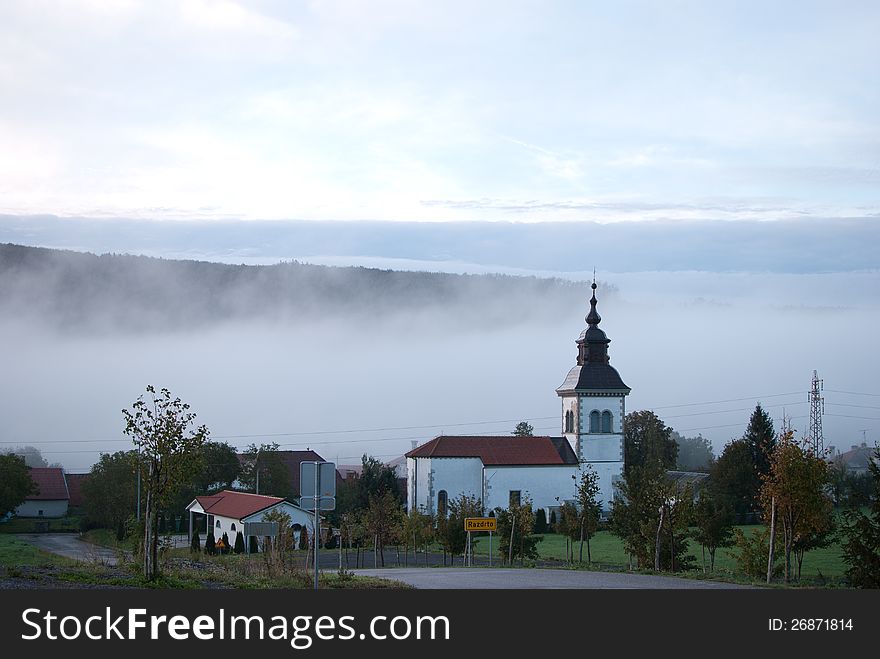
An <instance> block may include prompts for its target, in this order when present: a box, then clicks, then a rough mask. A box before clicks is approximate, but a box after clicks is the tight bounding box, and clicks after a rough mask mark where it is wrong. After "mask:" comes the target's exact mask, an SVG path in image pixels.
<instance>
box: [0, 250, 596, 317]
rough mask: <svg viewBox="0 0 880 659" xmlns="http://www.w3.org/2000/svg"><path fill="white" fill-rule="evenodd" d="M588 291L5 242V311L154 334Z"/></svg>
mask: <svg viewBox="0 0 880 659" xmlns="http://www.w3.org/2000/svg"><path fill="white" fill-rule="evenodd" d="M609 288H611V287H609ZM585 295H586V293H585V292H584V286H583V285H581V284H577V283H572V282H567V281H563V280H559V279H540V278H535V277H513V276H506V275H495V274H484V275H457V274H444V273H429V272H400V271H392V270H379V269H374V268H364V267H331V266H322V265H309V264H305V263H298V262H296V261H292V262H286V263H279V264H276V265H256V266H250V265H228V264H223V263H210V262H205V261H179V260H167V259H161V258H152V257H146V256H130V255H121V254H102V255H100V256H98V255H95V254H89V253H80V252H71V251H62V250H54V249H46V248H39V247H25V246H22V245H12V244H5V245H0V311H6V312H15V313H16V314H17V315H21V314H24V315H27V316H37V317H40V318H42V319H45V320H48V321H50V322H51V323H52V324H54V325H57V326H63V327H65V328H74V329H75V328H85V327H88V328H92V329H96V328H100V329H103V330H109V329H125V330H137V331H152V330H168V329H179V328H191V327H197V326H201V325H205V324H209V323H216V322H222V321H234V320H247V321H260V320H271V321H283V322H293V323H295V322H302V321H313V320H320V319H325V318H349V317H353V316H355V317H357V316H369V317H379V316H382V315H385V314H389V313H392V312H409V313H413V312H420V311H428V310H437V309H441V310H454V311H455V312H456V313H455V314H454V318H455V319H457V322H462V323H464V322H467V323H475V322H477V323H492V322H497V321H499V320H504V321H505V322H507V323H511V322H518V321H521V320H523V319H526V318H528V317H530V316H532V317H538V316H539V315H540V314H544V313H547V312H548V311H550V310H553V309H559V308H562V307H563V306H564V305H570V304H571V303H573V302H574V303H578V302H582V299H581V298H582V297H584V296H585ZM524 300H527V301H528V303H527V304H524V303H521V302H522V301H524ZM518 302H520V303H518ZM511 309H516V313H511Z"/></svg>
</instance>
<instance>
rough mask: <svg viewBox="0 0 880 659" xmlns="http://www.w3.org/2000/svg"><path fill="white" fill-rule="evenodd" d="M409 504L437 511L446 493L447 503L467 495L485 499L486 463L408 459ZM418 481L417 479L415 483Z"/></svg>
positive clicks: (442, 459)
mask: <svg viewBox="0 0 880 659" xmlns="http://www.w3.org/2000/svg"><path fill="white" fill-rule="evenodd" d="M406 466H407V478H408V482H407V486H408V490H409V491H408V494H407V504H408V506H409V509H410V510H412V509H413V504H415V507H416V508H418V509H420V510H427V511H430V512H432V513H436V512H437V497H438V495H439V493H440V491H441V490H445V491H446V496H447V500H448V501H452V500H453V499H455V498H456V497H458V496H460V495H462V494H466V495H468V496H475V497H482V483H483V463H482V461H481V460H480V459H479V458H418V459H415V458H407V465H406ZM413 478H415V480H413Z"/></svg>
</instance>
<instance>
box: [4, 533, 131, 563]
mask: <svg viewBox="0 0 880 659" xmlns="http://www.w3.org/2000/svg"><path fill="white" fill-rule="evenodd" d="M16 537H17V538H19V539H20V540H24V541H25V542H28V543H30V544H32V545H34V546H35V547H38V548H39V549H42V550H44V551H48V552H52V553H53V554H58V555H59V556H64V557H66V558H71V559H73V560H75V561H82V562H84V563H99V564H102V565H116V552H115V551H114V550H112V549H107V548H106V547H99V546H98V545H93V544H91V543H89V542H84V541H82V540H80V538H79V535H78V534H76V533H20V534H16Z"/></svg>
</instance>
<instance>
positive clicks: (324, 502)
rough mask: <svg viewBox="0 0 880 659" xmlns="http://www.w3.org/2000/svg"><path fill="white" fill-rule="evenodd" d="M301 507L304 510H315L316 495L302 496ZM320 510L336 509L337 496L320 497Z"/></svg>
mask: <svg viewBox="0 0 880 659" xmlns="http://www.w3.org/2000/svg"><path fill="white" fill-rule="evenodd" d="M299 507H300V508H302V509H303V510H314V509H315V497H301V498H300V500H299ZM318 510H336V497H318Z"/></svg>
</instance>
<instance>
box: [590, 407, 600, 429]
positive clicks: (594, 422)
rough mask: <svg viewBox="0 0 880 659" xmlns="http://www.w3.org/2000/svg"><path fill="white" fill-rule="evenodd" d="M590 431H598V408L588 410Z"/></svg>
mask: <svg viewBox="0 0 880 659" xmlns="http://www.w3.org/2000/svg"><path fill="white" fill-rule="evenodd" d="M590 432H600V428H599V411H598V410H593V411H592V412H590Z"/></svg>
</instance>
